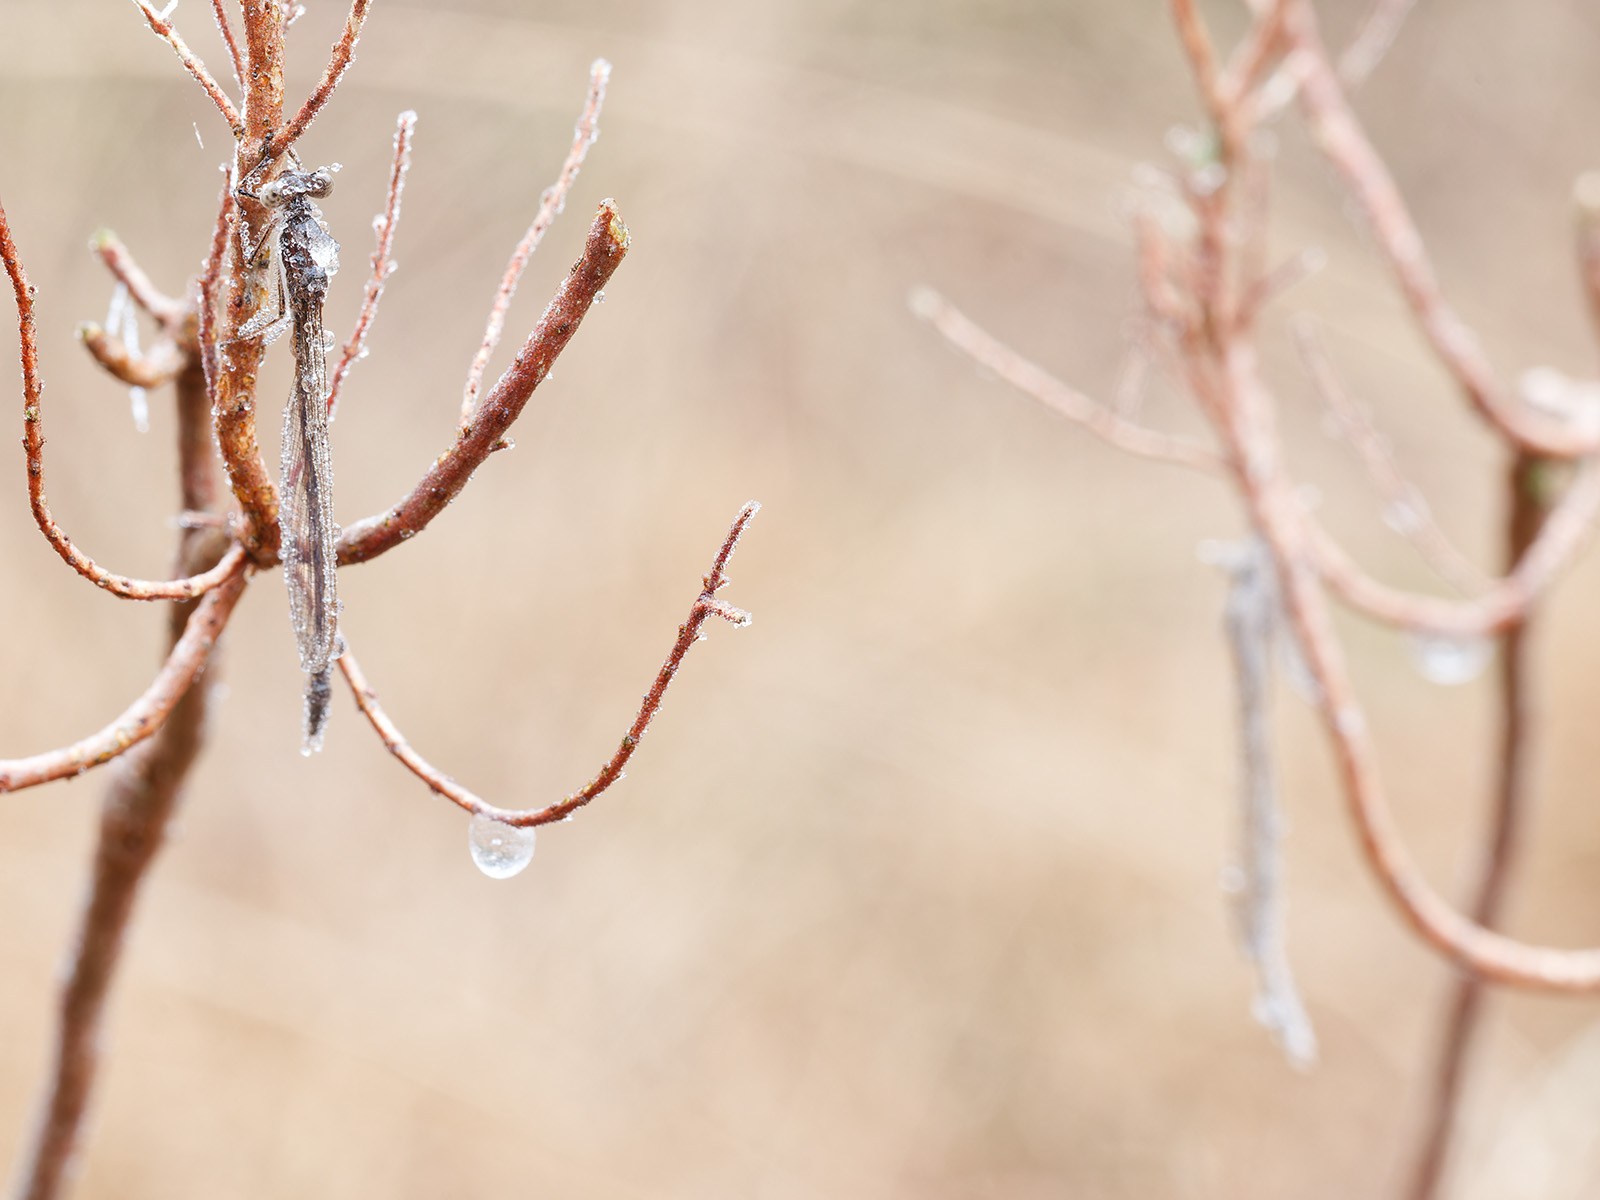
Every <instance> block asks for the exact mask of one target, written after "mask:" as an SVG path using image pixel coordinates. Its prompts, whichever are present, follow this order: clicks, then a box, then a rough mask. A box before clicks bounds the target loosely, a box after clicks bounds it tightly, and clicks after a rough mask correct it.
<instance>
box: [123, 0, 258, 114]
mask: <svg viewBox="0 0 1600 1200" xmlns="http://www.w3.org/2000/svg"><path fill="white" fill-rule="evenodd" d="M133 2H134V3H135V4H137V5H138V6H139V11H140V12H142V13H143V14H144V19H145V20H146V21H148V22H150V28H151V29H152V30H154V31H155V34H156V36H157V37H159V38H163V39H164V40H165V41H166V43H167V44H168V45H169V46H171V47H172V49H173V50H174V51H175V52H176V53H177V55H178V58H179V59H180V60H182V62H183V65H184V66H185V67H187V68H188V70H189V74H191V75H193V76H194V77H195V80H196V81H197V82H198V83H199V84H200V86H201V87H202V88H204V89H205V92H206V95H208V96H210V97H211V102H212V103H213V104H215V105H216V106H217V111H218V112H220V113H221V114H222V119H223V120H224V121H226V122H227V123H228V128H229V129H231V130H232V131H233V132H234V133H235V134H238V133H240V132H242V131H243V129H244V125H243V122H241V121H240V120H239V110H238V109H237V108H235V107H234V106H233V101H232V100H230V99H228V95H227V93H226V92H224V91H223V90H222V89H221V88H220V87H218V86H217V81H216V80H215V79H213V78H211V72H210V71H208V70H206V65H205V63H203V62H201V61H200V59H199V58H198V57H197V56H196V55H195V52H194V51H193V50H191V49H189V47H188V46H187V45H185V44H184V40H183V38H181V37H180V36H178V31H177V30H176V29H174V28H173V27H172V25H171V23H170V22H168V21H167V20H165V19H164V18H163V17H162V16H161V14H160V13H158V12H156V10H155V9H153V8H151V7H150V5H149V4H148V3H146V0H133Z"/></svg>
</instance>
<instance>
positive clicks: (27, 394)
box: [0, 208, 242, 600]
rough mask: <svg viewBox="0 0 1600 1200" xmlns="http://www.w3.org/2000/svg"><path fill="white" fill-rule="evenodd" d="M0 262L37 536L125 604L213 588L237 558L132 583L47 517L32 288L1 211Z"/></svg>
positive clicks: (190, 594)
mask: <svg viewBox="0 0 1600 1200" xmlns="http://www.w3.org/2000/svg"><path fill="white" fill-rule="evenodd" d="M0 259H3V260H4V261H5V267H6V273H7V274H8V275H10V277H11V287H12V290H13V292H14V293H15V295H16V301H17V326H18V336H19V340H20V342H21V346H22V429H23V437H22V444H23V447H24V450H25V451H26V454H27V464H28V502H29V504H30V505H31V506H32V509H33V517H34V521H35V523H36V524H37V525H38V526H39V530H40V532H41V533H43V534H44V536H45V539H46V540H47V541H49V543H50V544H51V546H53V547H54V548H55V551H56V553H57V554H59V555H60V556H61V557H62V559H63V560H65V561H66V563H67V564H68V565H69V566H71V567H72V569H73V570H75V571H77V572H78V574H80V575H82V576H83V577H84V578H85V579H87V580H89V581H90V582H91V583H93V584H95V585H96V586H97V587H102V588H105V589H106V591H108V592H111V593H112V594H113V595H117V596H122V597H123V598H125V599H128V600H187V599H192V598H194V597H195V596H198V595H201V594H202V593H204V592H207V591H210V590H211V589H212V588H215V587H217V586H218V585H219V584H220V583H221V582H222V581H223V579H225V578H226V577H227V575H228V573H229V571H232V570H234V569H236V568H237V566H238V564H239V562H240V560H241V558H242V554H230V555H229V557H228V559H227V567H226V569H224V568H223V567H222V566H219V567H218V568H217V569H216V570H213V571H206V572H203V573H202V574H199V575H192V576H190V577H189V578H187V579H175V580H151V579H131V578H129V577H128V576H126V575H118V574H115V573H113V572H111V571H107V570H106V569H105V568H104V567H102V566H100V565H99V564H98V563H96V562H95V561H94V560H93V559H91V558H90V557H89V556H88V555H86V554H84V553H83V551H81V550H79V549H78V548H77V547H76V546H74V545H73V544H72V539H70V538H69V537H67V535H66V533H64V532H63V531H62V529H61V527H60V526H59V525H57V524H56V522H55V518H54V517H52V516H51V515H50V506H49V504H48V503H47V502H46V501H45V494H44V426H43V424H42V422H41V419H40V409H39V401H40V397H41V395H42V393H43V391H44V384H43V383H42V382H41V381H40V378H39V345H38V331H37V329H36V328H35V322H34V313H33V299H34V293H35V291H36V289H35V288H34V286H33V284H31V283H29V282H28V275H27V272H26V271H25V270H24V269H23V266H22V259H21V257H20V256H19V255H18V253H17V246H16V243H15V242H14V241H13V240H12V238H11V225H10V222H9V221H7V219H6V214H5V209H4V208H0Z"/></svg>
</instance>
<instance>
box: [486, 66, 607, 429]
mask: <svg viewBox="0 0 1600 1200" xmlns="http://www.w3.org/2000/svg"><path fill="white" fill-rule="evenodd" d="M610 78H611V64H610V63H608V62H607V61H606V60H605V59H603V58H597V59H595V60H594V62H593V63H592V64H591V65H590V67H589V98H588V99H587V100H586V101H585V102H584V106H583V112H582V113H581V114H580V115H579V117H578V123H577V125H576V126H575V127H574V128H573V131H572V148H571V149H570V150H568V151H567V159H566V161H565V162H564V163H562V164H561V174H560V175H558V176H556V181H555V183H553V184H552V185H551V186H550V187H548V188H546V189H545V192H544V195H543V196H541V197H540V199H539V211H538V212H537V213H535V214H534V218H533V224H531V225H529V226H528V232H527V233H525V234H523V235H522V240H521V241H520V242H518V243H517V248H516V249H515V250H513V251H512V252H511V259H510V261H508V262H507V263H506V270H505V274H504V275H503V276H502V277H501V279H500V287H499V289H498V290H497V291H496V292H495V294H494V303H493V304H492V305H490V307H489V321H488V324H487V326H486V327H485V328H484V331H483V343H482V345H480V346H479V347H478V352H477V353H476V354H474V355H473V356H472V366H471V367H470V368H468V370H467V383H466V387H465V388H464V389H463V390H462V394H461V424H462V426H463V427H465V426H466V425H467V424H468V423H469V422H470V421H471V420H472V408H473V405H474V404H476V403H477V400H478V392H479V390H480V389H481V388H482V386H483V373H484V371H485V370H487V369H488V366H489V356H490V355H491V354H493V353H494V348H495V347H496V346H498V345H499V344H500V334H501V333H502V332H503V331H504V329H505V324H506V310H507V309H508V308H510V307H511V297H512V296H513V295H515V294H516V290H517V281H518V280H519V279H521V278H522V272H523V269H524V268H525V267H526V266H527V265H528V260H529V259H530V258H532V257H533V252H534V251H535V250H537V249H538V248H539V242H540V241H541V240H543V238H544V234H545V230H547V229H549V228H550V225H551V223H552V222H553V221H554V220H555V219H556V217H558V216H560V214H561V211H562V209H564V208H565V207H566V204H567V193H568V192H569V191H571V190H572V185H573V183H574V182H575V181H576V180H577V178H578V171H579V169H580V168H581V167H582V166H583V160H584V157H585V156H586V155H587V154H588V153H589V147H590V146H592V145H594V142H595V139H596V138H598V137H599V136H600V109H601V107H602V106H603V105H604V104H605V100H606V83H607V81H608V80H610Z"/></svg>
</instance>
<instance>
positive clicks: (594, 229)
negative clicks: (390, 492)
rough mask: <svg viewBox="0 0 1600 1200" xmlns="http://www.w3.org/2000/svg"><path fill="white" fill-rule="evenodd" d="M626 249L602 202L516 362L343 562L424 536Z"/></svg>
mask: <svg viewBox="0 0 1600 1200" xmlns="http://www.w3.org/2000/svg"><path fill="white" fill-rule="evenodd" d="M627 252H628V227H627V226H626V225H624V224H623V223H622V217H621V216H620V215H618V213H617V207H616V203H615V202H614V201H611V200H603V201H601V203H600V211H599V212H598V213H596V214H595V218H594V223H593V224H592V225H590V227H589V237H588V239H587V241H586V242H585V244H584V247H583V257H581V258H580V259H578V261H577V262H576V263H575V264H573V267H572V270H571V271H570V272H569V273H568V275H567V277H566V279H564V280H563V281H562V283H561V286H560V288H559V289H557V291H556V294H555V298H554V299H553V300H551V301H550V306H549V307H548V308H546V309H545V310H544V316H542V317H540V318H539V323H538V324H537V325H535V326H534V327H533V332H532V333H530V334H529V335H528V340H527V341H526V342H524V343H523V345H522V349H521V350H520V351H519V352H518V354H517V357H516V361H515V362H513V363H512V364H511V366H510V367H509V368H508V369H507V371H506V373H505V374H504V375H502V376H501V377H500V382H499V383H497V384H495V385H494V388H493V390H491V391H490V393H489V394H488V396H486V397H485V398H484V401H483V403H482V405H480V406H479V408H478V411H477V414H476V417H475V419H474V420H473V421H472V422H471V423H470V424H469V425H467V426H466V427H464V428H463V429H462V430H461V431H460V433H459V434H457V436H456V440H455V444H454V445H453V446H451V447H450V449H448V450H446V451H445V452H444V454H442V455H440V456H439V458H438V459H437V460H436V461H435V462H434V464H433V466H432V467H430V468H429V470H428V473H427V474H426V475H424V476H423V477H422V479H421V480H420V481H419V482H418V483H417V486H416V487H414V488H412V489H411V493H410V494H409V495H408V496H406V497H405V498H404V499H402V500H401V501H400V502H399V503H398V504H396V505H395V506H394V507H393V508H391V509H389V510H388V511H387V512H383V513H379V514H378V515H376V516H371V517H366V518H364V519H362V520H360V521H357V522H356V523H355V524H353V525H350V526H348V527H347V528H346V529H345V531H344V533H343V534H342V535H341V536H340V538H339V562H340V564H341V565H344V564H348V563H358V562H366V561H367V560H368V559H369V558H375V557H377V556H378V555H379V554H382V553H383V552H384V551H385V550H388V549H391V548H392V547H394V546H397V545H399V544H400V542H402V541H404V540H405V539H406V538H409V537H411V536H412V535H414V534H416V533H420V532H421V531H422V530H423V529H425V528H427V525H428V523H429V522H430V521H432V520H433V518H434V517H436V516H438V515H439V513H441V512H442V511H444V507H445V506H446V505H447V504H449V503H450V501H452V500H454V499H455V498H456V496H457V494H459V493H460V491H461V489H462V488H464V487H465V486H466V485H467V480H468V479H470V478H471V477H472V473H473V472H474V471H475V470H477V469H478V467H479V466H481V465H482V463H483V461H484V459H486V458H488V457H489V455H491V454H493V453H494V452H495V450H497V449H499V448H500V446H502V445H503V444H504V442H503V439H504V437H505V432H506V430H507V429H509V428H510V427H511V423H512V422H513V421H515V420H516V419H517V417H518V416H520V415H521V413H522V409H523V406H524V405H525V404H527V402H528V397H530V396H531V395H533V389H534V388H536V387H538V386H539V384H540V383H541V382H543V381H544V378H545V377H546V376H547V375H548V374H549V373H550V367H551V365H552V364H554V362H555V360H556V357H557V356H558V355H559V354H560V353H561V351H562V350H564V349H565V348H566V345H567V343H568V342H570V341H571V340H572V335H573V334H575V333H576V332H577V331H578V325H579V323H580V322H582V320H583V317H584V314H585V313H587V312H588V311H589V306H590V305H591V304H593V303H594V298H595V296H596V295H597V294H598V293H599V291H600V290H601V289H602V288H603V287H605V285H606V281H607V280H608V279H610V278H611V274H612V272H614V271H615V270H616V269H617V266H618V264H619V263H621V262H622V256H623V255H624V254H626V253H627Z"/></svg>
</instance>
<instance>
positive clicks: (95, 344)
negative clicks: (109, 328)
mask: <svg viewBox="0 0 1600 1200" xmlns="http://www.w3.org/2000/svg"><path fill="white" fill-rule="evenodd" d="M78 340H79V341H80V342H82V343H83V348H84V349H85V350H87V351H88V352H89V356H90V357H91V358H93V359H94V360H95V362H97V363H99V364H100V365H101V366H102V367H104V368H105V369H106V371H107V372H108V373H109V374H110V375H111V376H112V377H113V378H115V379H119V380H121V381H122V382H123V383H125V384H127V385H128V386H129V387H142V388H153V387H160V386H161V385H162V384H164V383H171V382H172V381H173V380H174V379H176V378H177V377H178V375H179V374H180V373H181V372H182V371H183V369H184V367H185V366H186V365H187V364H188V358H187V356H186V355H185V354H184V353H183V351H181V350H180V349H178V343H176V342H174V341H173V340H172V339H171V338H167V337H164V338H161V339H159V340H157V341H156V342H154V343H152V344H151V346H150V349H148V350H146V351H145V352H144V353H143V354H134V353H133V352H132V351H130V350H129V349H128V345H127V343H126V342H124V341H123V340H122V339H121V338H119V337H118V336H117V335H116V334H114V333H107V332H106V331H105V330H104V329H102V328H101V327H100V326H99V325H97V324H96V323H95V322H93V321H84V322H83V323H82V324H81V325H79V326H78Z"/></svg>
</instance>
